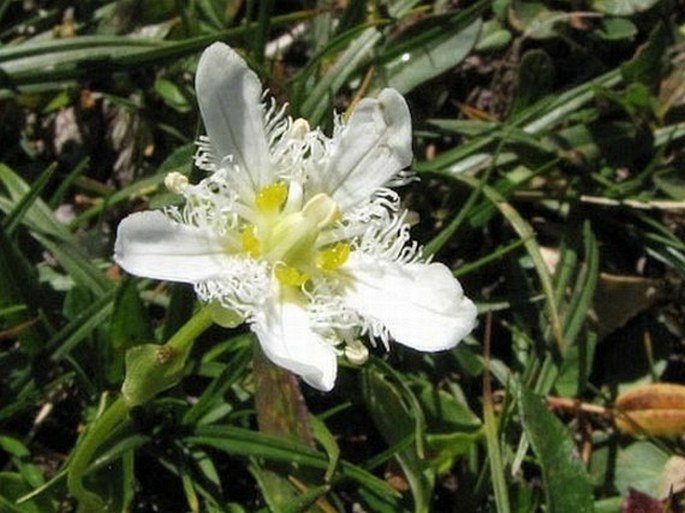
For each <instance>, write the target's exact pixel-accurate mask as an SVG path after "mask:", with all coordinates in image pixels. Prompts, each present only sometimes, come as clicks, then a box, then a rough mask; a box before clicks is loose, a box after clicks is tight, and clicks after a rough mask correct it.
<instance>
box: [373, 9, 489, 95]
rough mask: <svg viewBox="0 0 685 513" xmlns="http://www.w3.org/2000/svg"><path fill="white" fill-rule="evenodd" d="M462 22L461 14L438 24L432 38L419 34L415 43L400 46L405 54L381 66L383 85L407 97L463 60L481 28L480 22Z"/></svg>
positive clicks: (394, 49)
mask: <svg viewBox="0 0 685 513" xmlns="http://www.w3.org/2000/svg"><path fill="white" fill-rule="evenodd" d="M464 18H465V17H464V16H463V15H462V14H461V13H460V14H459V15H458V16H456V17H454V18H452V19H449V20H441V21H440V23H439V24H438V25H437V26H438V27H439V28H440V32H439V33H438V34H436V35H435V36H434V37H432V38H430V39H428V38H426V37H425V35H424V34H422V35H421V36H420V38H417V39H418V40H417V41H416V42H415V43H414V42H411V41H410V42H409V43H410V44H403V45H402V48H404V49H405V51H404V52H403V53H402V54H401V55H399V56H398V57H396V58H395V59H393V60H391V61H390V62H388V63H387V64H386V65H385V66H384V70H383V72H382V77H383V81H384V82H385V84H386V85H387V86H389V87H394V88H395V89H397V90H398V91H399V92H400V93H403V94H406V93H408V92H409V91H411V90H412V89H414V88H415V87H416V86H418V85H420V84H422V83H424V82H427V81H428V80H430V79H432V78H434V77H436V76H438V75H440V74H441V73H444V72H445V71H447V70H449V69H450V68H453V67H454V66H456V65H457V64H459V63H460V62H461V61H462V60H464V58H466V56H467V55H468V54H469V53H470V52H471V50H472V49H473V47H474V46H475V44H476V41H477V40H478V37H479V35H480V30H481V26H482V21H481V20H480V19H477V20H476V21H473V22H471V23H470V24H468V25H466V26H464ZM393 51H394V52H396V51H397V48H393Z"/></svg>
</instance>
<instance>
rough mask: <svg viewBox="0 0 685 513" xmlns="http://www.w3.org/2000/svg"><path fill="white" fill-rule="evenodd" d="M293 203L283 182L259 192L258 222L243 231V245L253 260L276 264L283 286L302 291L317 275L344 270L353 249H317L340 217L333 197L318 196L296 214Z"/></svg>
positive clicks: (346, 245)
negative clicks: (339, 269)
mask: <svg viewBox="0 0 685 513" xmlns="http://www.w3.org/2000/svg"><path fill="white" fill-rule="evenodd" d="M286 203H287V205H288V206H287V207H286V206H285V205H286ZM291 203H293V201H292V198H291V200H289V199H288V185H287V184H285V183H284V182H276V183H273V184H270V185H267V186H265V187H263V188H262V189H261V190H260V191H258V193H257V195H256V197H255V211H256V213H257V214H258V215H257V219H256V221H255V223H254V224H248V225H246V226H245V227H244V228H243V230H242V245H243V250H244V251H245V252H246V253H247V254H248V255H250V257H252V258H261V259H264V260H266V261H268V262H270V263H271V264H273V266H274V267H273V269H274V276H275V277H276V279H278V280H279V281H280V282H281V283H282V284H284V285H290V286H296V287H299V286H302V285H304V284H305V283H306V282H307V281H308V280H309V279H310V278H311V276H312V274H314V273H317V272H327V271H333V270H335V269H338V268H339V267H340V266H342V265H343V264H344V263H345V262H346V261H347V258H348V257H349V255H350V245H349V243H347V242H337V243H336V244H334V245H332V246H329V247H327V248H323V249H320V248H319V247H318V246H317V239H318V237H319V234H320V233H322V231H325V230H327V229H329V228H330V227H331V226H332V225H333V224H334V223H335V221H336V220H337V219H338V218H339V216H340V212H339V209H338V205H337V204H336V202H335V201H334V200H333V199H332V198H331V197H330V196H328V195H327V194H323V193H321V194H317V195H315V196H313V197H312V198H310V199H309V201H307V202H306V203H305V204H304V206H302V208H301V209H300V210H299V211H294V212H293V211H292V210H293V208H291Z"/></svg>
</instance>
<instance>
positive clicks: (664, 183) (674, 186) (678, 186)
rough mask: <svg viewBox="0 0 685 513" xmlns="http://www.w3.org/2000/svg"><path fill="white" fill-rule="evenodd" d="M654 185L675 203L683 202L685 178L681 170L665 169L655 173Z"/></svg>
mask: <svg viewBox="0 0 685 513" xmlns="http://www.w3.org/2000/svg"><path fill="white" fill-rule="evenodd" d="M652 180H654V184H655V185H656V186H657V187H658V188H659V189H660V190H661V191H662V192H663V193H664V194H666V195H668V196H670V197H671V198H673V199H674V200H677V201H685V176H683V172H682V170H675V169H667V170H665V171H661V172H659V173H655V174H654V176H653V177H652Z"/></svg>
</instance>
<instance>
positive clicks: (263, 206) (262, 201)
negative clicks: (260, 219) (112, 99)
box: [255, 182, 288, 212]
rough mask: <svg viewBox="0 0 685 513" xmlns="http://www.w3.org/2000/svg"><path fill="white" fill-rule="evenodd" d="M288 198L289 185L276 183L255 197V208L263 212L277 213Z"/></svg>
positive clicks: (264, 188) (263, 188) (263, 189)
mask: <svg viewBox="0 0 685 513" xmlns="http://www.w3.org/2000/svg"><path fill="white" fill-rule="evenodd" d="M287 198H288V185H287V184H285V183H284V182H275V183H272V184H270V185H267V186H266V187H262V189H261V190H260V191H259V192H258V193H257V196H256V197H255V206H256V207H257V209H258V210H260V211H261V212H277V211H278V210H279V209H280V208H281V207H282V206H283V204H284V203H285V200H286V199H287Z"/></svg>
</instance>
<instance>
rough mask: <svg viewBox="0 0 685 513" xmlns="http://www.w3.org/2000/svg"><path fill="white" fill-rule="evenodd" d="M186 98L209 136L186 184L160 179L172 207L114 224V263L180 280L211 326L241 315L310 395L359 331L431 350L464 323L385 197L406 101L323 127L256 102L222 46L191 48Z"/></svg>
mask: <svg viewBox="0 0 685 513" xmlns="http://www.w3.org/2000/svg"><path fill="white" fill-rule="evenodd" d="M196 90H197V97H198V101H199V104H200V112H201V114H202V118H203V120H204V124H205V128H206V131H207V136H206V137H203V138H201V139H200V141H199V149H198V152H197V154H196V165H197V166H198V167H200V168H201V169H204V170H206V171H208V172H209V174H208V176H207V177H206V178H205V179H204V180H202V181H201V182H200V183H198V184H197V185H191V184H190V183H188V180H187V179H186V178H185V177H184V176H183V175H180V174H178V173H172V174H170V175H169V176H168V177H167V179H166V182H165V183H166V185H167V187H168V188H169V189H170V190H172V191H174V192H177V193H179V194H181V195H183V196H184V198H185V206H184V207H183V208H180V209H177V208H167V209H166V210H164V211H150V212H143V213H137V214H133V215H131V216H129V217H127V218H126V219H124V220H123V221H122V223H121V224H120V225H119V230H118V234H117V240H116V245H115V259H116V261H117V262H118V263H119V264H120V265H121V267H123V268H124V269H125V270H126V271H128V272H130V273H132V274H135V275H139V276H146V277H150V278H156V279H162V280H171V281H178V282H185V283H192V284H193V285H194V286H195V291H196V292H197V295H198V296H199V298H200V299H201V300H202V301H204V302H206V303H210V304H212V305H213V307H215V312H216V316H215V320H216V321H217V322H218V323H220V324H223V325H236V324H238V323H239V322H243V321H246V322H248V323H250V326H251V328H252V330H253V331H254V332H255V333H256V335H257V338H258V339H259V342H260V344H261V347H262V349H263V350H264V353H265V354H266V355H267V357H268V358H269V359H271V360H272V361H273V362H274V363H276V364H277V365H280V366H282V367H284V368H286V369H288V370H290V371H292V372H294V373H296V374H298V375H300V376H302V378H303V379H304V380H305V381H306V382H307V383H309V384H310V385H312V386H314V387H316V388H318V389H320V390H330V389H331V388H332V387H333V385H334V382H335V378H336V373H337V357H338V355H339V354H345V355H346V356H347V357H348V358H349V359H350V360H351V361H353V362H354V361H357V362H359V361H363V360H364V359H365V356H366V354H367V353H366V348H365V346H363V345H362V344H361V342H360V341H359V337H360V336H363V335H365V334H368V335H369V336H370V337H371V338H372V340H380V341H382V343H383V344H384V345H386V346H387V345H388V342H389V341H390V340H395V341H397V342H399V343H401V344H404V345H406V346H409V347H412V348H415V349H419V350H423V351H439V350H443V349H448V348H451V347H454V346H455V345H456V344H457V343H458V342H459V341H460V340H461V339H462V338H463V337H465V336H466V335H467V334H468V333H469V332H470V331H471V330H472V329H473V326H474V323H475V319H476V308H475V306H474V304H473V303H472V302H471V301H470V300H469V299H468V298H466V297H464V294H463V291H462V289H461V286H460V285H459V283H458V282H457V280H456V279H455V278H454V277H453V275H452V273H451V272H450V270H449V269H448V268H447V267H445V266H444V265H442V264H439V263H426V262H425V261H423V259H422V256H421V250H420V248H419V247H418V246H417V244H416V243H415V242H411V241H410V239H409V233H408V232H409V228H408V226H407V224H406V223H405V222H404V217H405V215H404V213H403V212H402V211H401V210H400V206H399V198H398V196H397V195H396V193H395V192H393V191H392V190H390V189H389V188H388V187H389V186H392V185H398V184H401V183H402V182H404V181H406V180H407V178H408V176H407V174H406V173H405V172H403V170H404V169H405V168H406V167H407V166H409V164H410V163H411V160H412V150H411V118H410V115H409V109H408V108H407V104H406V102H405V100H404V98H403V97H402V96H401V95H400V94H399V93H398V92H397V91H395V90H393V89H384V90H383V91H381V92H380V94H379V95H378V97H377V98H365V99H363V100H361V101H360V102H359V103H358V105H357V106H356V107H355V108H354V110H353V111H352V113H351V114H350V116H349V118H348V119H346V120H343V119H341V118H338V119H337V120H336V126H335V129H334V132H333V135H332V137H330V138H329V137H327V136H326V135H324V134H323V133H322V132H321V131H320V130H319V129H311V128H310V127H309V125H308V124H307V122H306V121H304V120H302V119H297V120H292V119H291V118H290V117H288V116H286V115H285V113H284V109H282V108H280V109H279V108H278V107H277V106H276V105H275V103H274V102H273V101H268V100H265V97H264V94H263V92H262V87H261V84H260V82H259V79H258V78H257V76H256V75H255V74H254V73H253V72H252V71H251V70H250V69H249V68H248V67H247V65H246V64H245V62H244V61H243V60H242V59H241V58H240V56H238V54H237V53H235V52H234V51H233V50H232V49H231V48H229V47H228V46H226V45H224V44H221V43H215V44H213V45H212V46H210V47H209V48H208V49H207V50H205V52H204V53H203V55H202V58H201V59H200V62H199V64H198V70H197V77H196Z"/></svg>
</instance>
